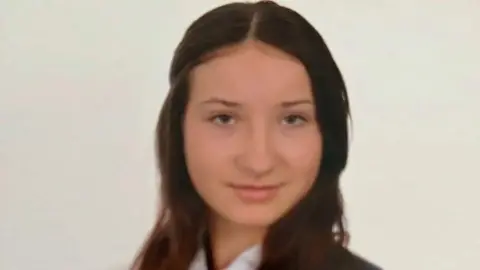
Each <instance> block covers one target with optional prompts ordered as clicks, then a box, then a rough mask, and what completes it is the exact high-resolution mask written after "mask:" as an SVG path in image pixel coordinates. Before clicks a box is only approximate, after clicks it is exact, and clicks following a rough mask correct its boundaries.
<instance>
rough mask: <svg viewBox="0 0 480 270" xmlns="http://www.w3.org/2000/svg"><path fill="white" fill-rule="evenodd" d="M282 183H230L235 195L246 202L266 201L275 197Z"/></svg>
mask: <svg viewBox="0 0 480 270" xmlns="http://www.w3.org/2000/svg"><path fill="white" fill-rule="evenodd" d="M282 186H283V185H281V184H277V185H237V184H231V185H229V187H230V188H231V189H233V191H234V193H235V195H236V197H237V198H238V199H240V200H241V201H242V202H244V203H247V204H252V203H266V202H269V201H271V200H273V199H274V198H275V196H276V195H277V193H278V190H279V189H280V188H281V187H282Z"/></svg>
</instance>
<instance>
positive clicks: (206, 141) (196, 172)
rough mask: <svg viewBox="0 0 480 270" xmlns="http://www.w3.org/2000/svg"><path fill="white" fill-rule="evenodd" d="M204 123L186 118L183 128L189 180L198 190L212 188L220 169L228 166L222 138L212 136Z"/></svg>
mask: <svg viewBox="0 0 480 270" xmlns="http://www.w3.org/2000/svg"><path fill="white" fill-rule="evenodd" d="M205 125H207V123H202V122H200V121H192V122H190V123H189V122H188V120H187V121H186V123H185V128H184V148H185V161H186V165H187V169H188V172H189V174H190V177H191V181H192V182H193V184H194V185H195V187H196V188H197V189H198V190H199V192H202V190H209V189H211V188H213V187H214V186H215V185H212V184H213V183H214V182H216V181H218V180H219V177H218V175H219V173H220V170H222V168H226V167H228V166H227V165H228V164H227V160H228V159H227V158H226V155H227V154H228V151H226V150H227V149H226V148H225V147H224V146H222V143H221V142H222V140H218V139H215V138H214V137H212V132H211V131H209V130H208V128H205Z"/></svg>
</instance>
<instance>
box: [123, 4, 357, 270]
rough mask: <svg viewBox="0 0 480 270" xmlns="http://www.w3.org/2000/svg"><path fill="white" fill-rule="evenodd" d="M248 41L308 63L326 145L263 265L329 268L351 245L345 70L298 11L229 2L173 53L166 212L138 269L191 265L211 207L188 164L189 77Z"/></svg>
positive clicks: (162, 137) (165, 145) (160, 137)
mask: <svg viewBox="0 0 480 270" xmlns="http://www.w3.org/2000/svg"><path fill="white" fill-rule="evenodd" d="M246 40H256V41H259V42H263V43H265V44H269V45H270V46H273V47H276V48H278V49H280V50H282V51H284V52H286V53H288V54H290V55H292V56H293V57H295V58H297V59H298V60H299V61H301V62H302V63H303V65H304V66H305V68H306V70H307V72H308V75H309V77H310V81H311V85H312V91H313V97H314V100H315V105H316V116H317V121H318V124H319V127H320V129H321V132H322V137H323V146H324V147H323V158H322V161H321V164H319V167H320V169H319V173H318V176H317V179H316V181H315V183H314V184H313V186H312V188H311V190H310V191H309V192H308V194H307V195H306V196H305V198H303V199H302V200H301V201H300V202H299V203H298V205H296V206H295V207H294V208H293V209H292V210H291V211H290V212H289V213H287V214H286V215H285V216H284V217H282V218H281V219H280V220H279V221H277V222H276V223H275V224H273V225H272V226H271V228H270V229H269V232H268V234H267V236H266V238H265V240H264V244H263V254H262V262H261V265H260V267H259V269H261V270H267V269H269V270H278V269H302V270H303V269H319V268H318V267H319V266H322V267H323V268H320V269H327V268H328V266H327V265H328V263H329V262H331V261H333V260H332V258H334V257H335V255H334V254H335V250H338V249H339V248H340V247H342V246H344V244H345V241H346V238H347V232H346V229H345V224H344V222H345V221H344V213H343V212H344V211H343V202H342V195H341V192H340V189H339V176H340V174H341V172H342V171H343V170H344V168H345V166H346V163H347V156H348V139H349V138H348V137H349V136H348V124H349V116H350V109H349V102H348V97H347V92H346V87H345V83H344V80H343V78H342V75H341V73H340V71H339V69H338V67H337V65H336V63H335V61H334V60H333V57H332V55H331V53H330V51H329V49H328V48H327V45H326V44H325V42H324V40H323V38H322V37H321V36H320V34H319V33H318V32H317V31H316V30H315V28H314V27H313V26H312V25H311V24H310V23H309V22H308V21H307V20H305V19H304V18H303V17H302V16H301V15H299V14H298V13H297V12H295V11H293V10H291V9H288V8H286V7H283V6H281V5H279V4H276V3H274V2H271V1H260V2H256V3H231V4H226V5H223V6H220V7H217V8H215V9H213V10H211V11H209V12H207V13H206V14H204V15H202V16H201V17H200V18H198V19H197V20H196V21H194V22H193V24H192V25H190V27H189V28H188V29H187V31H186V33H185V35H184V36H183V39H182V40H181V42H180V44H179V45H178V47H177V49H176V51H175V54H174V57H173V60H172V63H171V69H170V74H169V75H170V77H169V79H170V91H169V93H168V96H167V98H166V101H165V103H164V105H163V108H162V110H161V113H160V117H159V120H158V125H157V131H156V143H157V144H156V151H157V157H158V168H159V171H160V176H161V209H160V210H161V212H160V213H159V217H158V220H157V222H156V224H155V226H154V228H153V230H152V232H151V234H150V236H149V237H148V239H147V241H146V243H145V244H144V247H143V249H142V250H141V252H140V253H139V255H138V257H137V259H136V260H135V262H134V265H133V267H132V269H136V270H158V269H164V270H186V269H188V267H189V264H190V263H191V261H192V260H193V258H194V256H195V253H196V252H197V249H198V248H199V243H200V241H199V240H200V239H201V237H202V235H203V234H204V233H205V223H206V221H205V219H206V214H207V207H206V205H205V203H204V202H203V200H202V199H201V198H200V196H199V195H198V193H197V192H196V191H195V189H194V187H193V185H192V183H191V181H190V177H189V175H188V172H187V168H186V164H185V156H184V145H183V131H182V125H183V115H184V112H185V107H186V104H187V102H188V97H189V75H190V72H191V70H192V69H193V68H194V67H195V66H197V65H199V64H201V63H203V62H205V61H208V59H209V57H211V56H212V54H213V53H214V52H216V51H218V50H219V49H221V48H225V47H228V46H232V45H235V44H240V43H242V42H244V41H246ZM328 269H330V268H328Z"/></svg>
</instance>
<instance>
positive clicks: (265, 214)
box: [228, 210, 280, 227]
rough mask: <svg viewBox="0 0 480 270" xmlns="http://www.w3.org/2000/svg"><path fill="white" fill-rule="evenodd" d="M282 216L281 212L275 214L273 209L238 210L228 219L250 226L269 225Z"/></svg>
mask: <svg viewBox="0 0 480 270" xmlns="http://www.w3.org/2000/svg"><path fill="white" fill-rule="evenodd" d="M279 217H280V214H278V215H277V214H275V213H274V212H273V211H255V210H250V211H248V210H247V211H238V212H236V213H233V215H232V214H231V215H229V217H228V219H229V220H231V221H232V222H234V223H237V224H240V225H242V226H249V227H268V226H270V225H271V224H273V223H275V222H276V221H277V220H278V219H279Z"/></svg>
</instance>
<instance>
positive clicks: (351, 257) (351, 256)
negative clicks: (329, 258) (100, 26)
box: [333, 248, 383, 270]
mask: <svg viewBox="0 0 480 270" xmlns="http://www.w3.org/2000/svg"><path fill="white" fill-rule="evenodd" d="M335 257H336V258H335V259H334V260H335V262H334V265H335V267H333V268H334V269H336V270H383V268H381V267H380V266H378V265H376V264H375V263H373V262H371V261H369V260H367V259H365V258H364V257H362V256H360V255H358V254H355V253H354V252H352V251H350V250H348V249H346V248H341V249H340V250H339V252H338V253H337V256H335Z"/></svg>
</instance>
